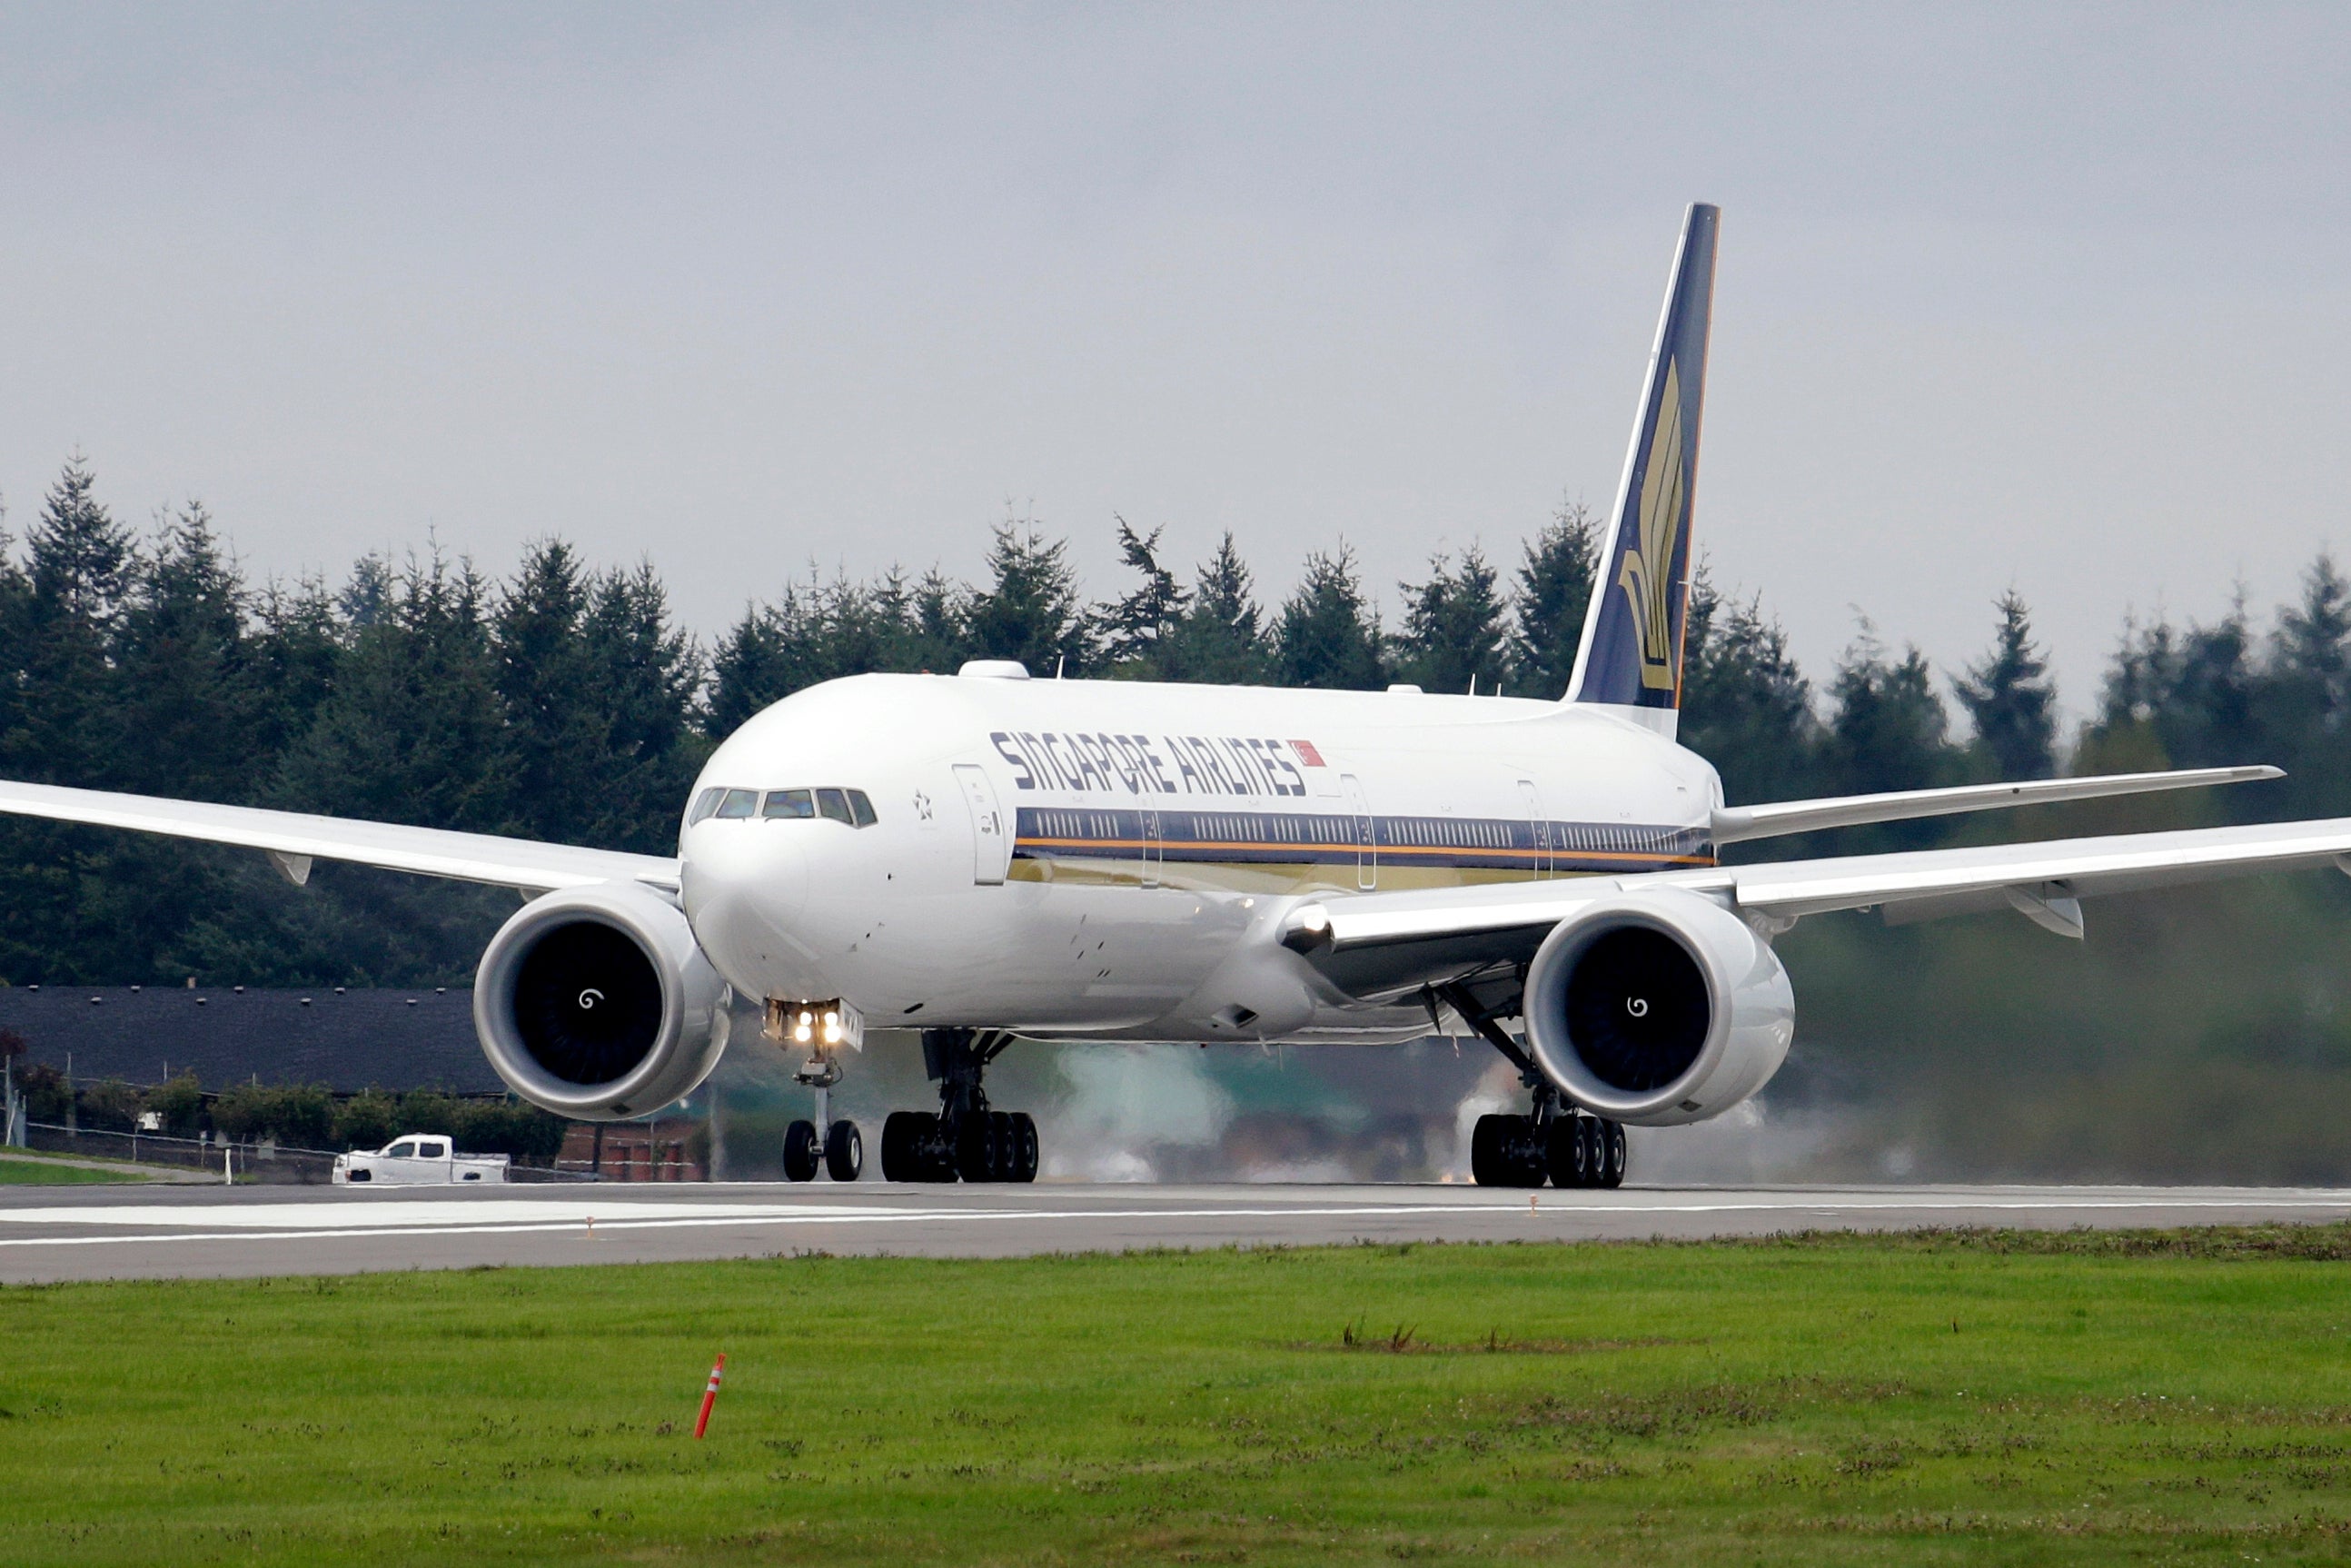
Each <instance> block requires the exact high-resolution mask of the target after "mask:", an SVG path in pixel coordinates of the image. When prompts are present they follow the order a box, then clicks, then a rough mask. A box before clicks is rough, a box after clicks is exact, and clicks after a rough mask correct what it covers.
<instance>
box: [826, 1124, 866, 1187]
mask: <svg viewBox="0 0 2351 1568" xmlns="http://www.w3.org/2000/svg"><path fill="white" fill-rule="evenodd" d="M864 1168H865V1137H864V1134H861V1133H860V1132H858V1130H857V1124H856V1123H854V1122H835V1123H834V1124H832V1126H831V1130H830V1131H828V1132H827V1133H826V1134H825V1135H824V1174H825V1175H827V1176H831V1178H832V1179H833V1180H835V1181H855V1180H856V1179H857V1177H858V1174H859V1173H860V1172H862V1170H864Z"/></svg>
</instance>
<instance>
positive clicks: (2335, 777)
mask: <svg viewBox="0 0 2351 1568" xmlns="http://www.w3.org/2000/svg"><path fill="white" fill-rule="evenodd" d="M2262 674H2263V679H2262V682H2261V684H2260V686H2259V688H2258V690H2257V693H2256V695H2255V723H2256V725H2257V727H2258V728H2259V731H2260V740H2259V741H2258V742H2257V745H2258V747H2259V749H2258V750H2257V751H2249V752H2247V753H2244V754H2243V755H2242V757H2241V760H2243V761H2247V762H2271V763H2275V764H2278V765H2279V766H2281V767H2283V768H2285V770H2286V777H2285V778H2284V779H2283V780H2282V781H2281V785H2280V786H2279V787H2273V788H2272V789H2265V790H2262V791H2261V792H2260V794H2261V795H2265V796H2267V797H2269V800H2265V801H2263V800H2260V797H2259V796H2257V797H2256V800H2254V801H2246V802H2242V803H2241V804H2242V805H2245V806H2252V805H2255V804H2256V803H2259V804H2263V805H2268V806H2270V807H2271V808H2272V809H2273V810H2277V811H2281V812H2283V814H2285V815H2288V816H2335V815H2338V814H2340V813H2341V812H2343V811H2344V810H2351V805H2346V802H2351V582H2346V580H2344V577H2343V574H2342V573H2341V572H2340V571H2339V570H2336V568H2335V559H2334V557H2333V556H2332V555H2329V554H2326V553H2324V552H2322V553H2321V554H2320V555H2319V556H2318V558H2317V559H2315V560H2314V561H2312V562H2311V564H2310V567H2309V569H2308V570H2306V571H2304V574H2303V581H2302V599H2301V601H2300V602H2299V603H2296V604H2292V605H2288V606H2285V607H2284V608H2283V609H2282V610H2281V611H2280V612H2279V613H2278V624H2277V630H2276V631H2275V632H2273V634H2272V635H2271V638H2270V648H2269V657H2268V660H2267V664H2266V668H2265V669H2264V670H2263V672H2262Z"/></svg>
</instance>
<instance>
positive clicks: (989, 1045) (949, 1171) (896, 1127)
mask: <svg viewBox="0 0 2351 1568" xmlns="http://www.w3.org/2000/svg"><path fill="white" fill-rule="evenodd" d="M1011 1043H1012V1036H1010V1035H1008V1034H1006V1033H1004V1032H1002V1031H1001V1030H968V1029H926V1030H924V1031H923V1066H924V1069H925V1071H928V1072H929V1074H930V1075H931V1077H932V1079H933V1080H934V1081H935V1082H937V1084H938V1086H939V1108H938V1111H937V1113H931V1112H928V1111H893V1112H892V1113H890V1119H889V1120H888V1121H886V1122H884V1123H883V1124H882V1174H883V1176H884V1177H886V1178H887V1179H889V1180H891V1181H955V1180H957V1179H958V1178H960V1179H961V1180H964V1181H1015V1182H1028V1181H1035V1180H1036V1179H1037V1124H1036V1123H1035V1122H1034V1121H1032V1120H1031V1119H1030V1118H1029V1113H1027V1112H1025V1111H1013V1112H1004V1111H992V1110H990V1109H988V1104H987V1091H986V1090H984V1089H982V1088H981V1087H980V1077H981V1075H982V1074H983V1073H984V1072H986V1071H987V1064H988V1063H989V1062H991V1061H995V1060H996V1058H997V1057H998V1055H1000V1054H1002V1052H1003V1051H1004V1048H1005V1047H1006V1046H1008V1045H1010V1044H1011Z"/></svg>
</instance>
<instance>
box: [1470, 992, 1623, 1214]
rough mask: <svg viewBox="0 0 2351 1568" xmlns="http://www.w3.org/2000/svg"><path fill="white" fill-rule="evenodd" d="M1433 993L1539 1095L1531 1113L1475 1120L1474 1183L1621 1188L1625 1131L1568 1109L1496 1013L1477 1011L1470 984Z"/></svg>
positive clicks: (1571, 1107)
mask: <svg viewBox="0 0 2351 1568" xmlns="http://www.w3.org/2000/svg"><path fill="white" fill-rule="evenodd" d="M1436 992H1437V998H1438V999H1440V1000H1441V1001H1443V1002H1444V1003H1445V1005H1446V1006H1447V1007H1449V1008H1451V1009H1453V1010H1454V1011H1455V1012H1457V1013H1458V1014H1459V1015H1460V1016H1461V1018H1462V1019H1463V1021H1464V1022H1466V1023H1468V1025H1469V1027H1470V1028H1472V1029H1474V1030H1477V1031H1478V1033H1479V1037H1480V1038H1482V1039H1483V1040H1485V1041H1486V1043H1487V1044H1489V1045H1490V1046H1492V1047H1493V1048H1494V1049H1495V1050H1496V1051H1500V1052H1501V1053H1502V1055H1503V1056H1504V1057H1505V1058H1506V1059H1508V1060H1509V1061H1510V1065H1511V1066H1513V1067H1515V1068H1517V1069H1518V1070H1519V1079H1520V1082H1523V1083H1524V1084H1525V1085H1526V1086H1527V1087H1528V1088H1529V1089H1530V1090H1531V1091H1533V1092H1534V1102H1535V1103H1534V1111H1533V1113H1531V1114H1530V1115H1525V1116H1508V1115H1504V1116H1480V1117H1479V1118H1478V1121H1477V1124H1476V1125H1475V1126H1474V1127H1472V1128H1471V1129H1470V1133H1469V1175H1470V1178H1471V1179H1472V1180H1474V1181H1475V1182H1477V1184H1478V1185H1479V1186H1542V1184H1543V1182H1544V1180H1545V1179H1546V1178H1548V1179H1549V1180H1550V1182H1551V1184H1552V1186H1597V1187H1613V1186H1623V1185H1624V1181H1625V1129H1624V1126H1623V1125H1622V1124H1619V1123H1615V1122H1611V1121H1608V1120H1606V1119H1604V1118H1603V1117H1600V1116H1595V1115H1593V1114H1592V1113H1590V1112H1588V1111H1585V1110H1583V1109H1582V1108H1581V1107H1579V1106H1575V1105H1572V1104H1570V1103H1568V1102H1567V1100H1566V1099H1565V1098H1564V1097H1563V1096H1562V1094H1561V1093H1560V1092H1559V1091H1558V1089H1557V1088H1555V1087H1553V1085H1552V1082H1551V1080H1550V1079H1549V1078H1546V1077H1545V1076H1543V1071H1542V1069H1541V1068H1540V1067H1537V1066H1536V1065H1535V1063H1534V1059H1533V1058H1532V1057H1531V1056H1529V1055H1528V1054H1527V1053H1526V1051H1525V1050H1524V1049H1523V1048H1522V1047H1521V1046H1520V1044H1519V1042H1518V1041H1517V1040H1515V1039H1513V1038H1512V1037H1511V1035H1510V1030H1506V1029H1504V1028H1503V1027H1502V1026H1501V1024H1500V1022H1499V1013H1497V1012H1496V1011H1495V1010H1494V1009H1489V1008H1485V1007H1481V1006H1479V1002H1478V999H1477V998H1476V997H1475V996H1474V995H1472V994H1471V992H1470V990H1469V988H1468V987H1467V986H1461V985H1450V986H1439V987H1437V988H1436Z"/></svg>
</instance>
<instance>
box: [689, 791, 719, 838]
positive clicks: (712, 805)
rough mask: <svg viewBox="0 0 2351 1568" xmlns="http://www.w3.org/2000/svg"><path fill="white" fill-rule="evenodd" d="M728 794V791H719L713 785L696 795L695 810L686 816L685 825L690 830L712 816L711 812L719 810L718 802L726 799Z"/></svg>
mask: <svg viewBox="0 0 2351 1568" xmlns="http://www.w3.org/2000/svg"><path fill="white" fill-rule="evenodd" d="M725 796H726V790H724V789H719V788H718V787H717V786H716V785H713V786H711V787H710V788H709V789H705V790H704V791H703V792H702V793H701V794H699V795H696V796H695V798H694V810H691V811H688V812H687V813H686V814H685V825H686V826H687V827H689V828H690V827H692V826H694V824H695V823H696V822H698V821H702V819H704V818H705V817H707V816H708V815H710V813H711V812H713V811H716V810H718V802H719V801H720V800H722V799H724V798H725Z"/></svg>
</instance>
